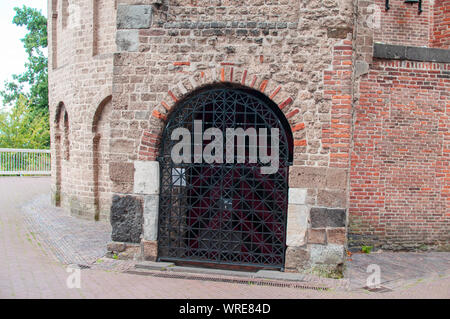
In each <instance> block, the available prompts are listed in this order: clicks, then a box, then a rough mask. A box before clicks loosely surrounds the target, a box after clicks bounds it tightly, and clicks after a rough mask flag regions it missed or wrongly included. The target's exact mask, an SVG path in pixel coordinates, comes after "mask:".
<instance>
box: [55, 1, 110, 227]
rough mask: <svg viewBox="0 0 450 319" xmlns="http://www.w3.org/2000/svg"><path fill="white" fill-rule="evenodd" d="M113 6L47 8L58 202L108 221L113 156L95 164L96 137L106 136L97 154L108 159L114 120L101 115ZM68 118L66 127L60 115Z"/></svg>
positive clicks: (72, 4) (84, 3)
mask: <svg viewBox="0 0 450 319" xmlns="http://www.w3.org/2000/svg"><path fill="white" fill-rule="evenodd" d="M114 3H115V1H114V0H108V1H106V0H102V1H91V0H73V1H58V0H49V2H48V12H49V17H50V18H49V19H48V30H49V44H50V45H49V91H50V94H49V103H50V122H51V136H52V147H51V150H52V191H53V200H54V202H55V203H56V204H60V205H61V206H63V207H64V208H66V209H67V210H70V212H71V214H73V215H76V216H80V217H82V218H89V219H94V218H97V219H98V218H103V219H106V218H109V206H110V202H111V199H110V198H111V195H110V193H109V192H110V191H109V178H107V177H105V175H106V174H108V173H107V172H105V165H106V162H107V157H108V155H107V153H106V154H103V155H102V156H103V158H101V159H98V157H97V159H98V160H97V162H94V152H95V147H94V140H95V137H96V134H98V135H97V139H98V138H99V137H100V136H103V137H104V138H103V140H99V139H98V142H99V143H100V144H98V145H100V146H99V148H97V149H99V150H100V152H102V153H104V151H105V149H106V148H109V142H107V140H108V135H109V134H108V132H107V130H108V127H109V119H108V118H107V117H108V116H107V115H105V114H104V115H102V114H101V112H98V110H99V107H100V106H102V110H105V112H108V109H109V108H111V103H109V104H108V103H107V101H108V96H109V100H110V97H111V94H112V71H113V54H112V53H113V49H114V47H115V46H114V45H112V46H111V43H112V44H114V39H115V12H116V11H115V5H114ZM95 12H96V14H94V13H95ZM99 26H101V27H99ZM98 39H103V40H102V41H101V42H98ZM94 48H97V49H95V50H94ZM103 107H104V108H103ZM62 109H63V110H64V111H63V112H61V110H62ZM65 112H67V116H65V118H66V119H65V121H66V123H65V124H62V123H60V122H61V117H60V116H59V114H61V113H65ZM100 119H102V120H101V123H99V125H97V124H98V123H97V122H98V121H99V120H100ZM63 121H64V117H63ZM63 126H64V127H65V129H61V128H62V127H63ZM94 126H95V127H96V128H95V129H94ZM105 144H107V145H108V147H105ZM65 145H68V148H67V150H66V151H64V149H65V148H66V146H65ZM97 153H98V152H97ZM96 176H97V177H96ZM108 193H109V194H108Z"/></svg>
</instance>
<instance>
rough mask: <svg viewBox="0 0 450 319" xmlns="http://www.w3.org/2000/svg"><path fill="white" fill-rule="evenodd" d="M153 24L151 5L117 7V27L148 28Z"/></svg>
mask: <svg viewBox="0 0 450 319" xmlns="http://www.w3.org/2000/svg"><path fill="white" fill-rule="evenodd" d="M151 25H152V6H151V5H119V6H118V7H117V29H148V28H150V26H151Z"/></svg>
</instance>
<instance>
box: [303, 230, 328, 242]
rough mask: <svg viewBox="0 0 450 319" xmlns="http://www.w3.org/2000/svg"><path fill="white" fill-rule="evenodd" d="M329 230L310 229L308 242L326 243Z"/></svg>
mask: <svg viewBox="0 0 450 319" xmlns="http://www.w3.org/2000/svg"><path fill="white" fill-rule="evenodd" d="M326 242H327V232H326V230H325V229H324V228H322V229H310V230H309V231H308V244H322V245H323V244H326Z"/></svg>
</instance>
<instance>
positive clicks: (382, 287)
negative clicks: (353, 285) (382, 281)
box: [363, 286, 392, 293]
mask: <svg viewBox="0 0 450 319" xmlns="http://www.w3.org/2000/svg"><path fill="white" fill-rule="evenodd" d="M363 289H365V290H367V291H370V292H378V293H384V292H390V291H392V289H390V288H387V287H384V286H380V287H372V288H371V287H367V286H365V287H363Z"/></svg>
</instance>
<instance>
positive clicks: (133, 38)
mask: <svg viewBox="0 0 450 319" xmlns="http://www.w3.org/2000/svg"><path fill="white" fill-rule="evenodd" d="M116 45H117V51H119V52H123V51H125V52H137V51H139V31H138V30H117V34H116Z"/></svg>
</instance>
